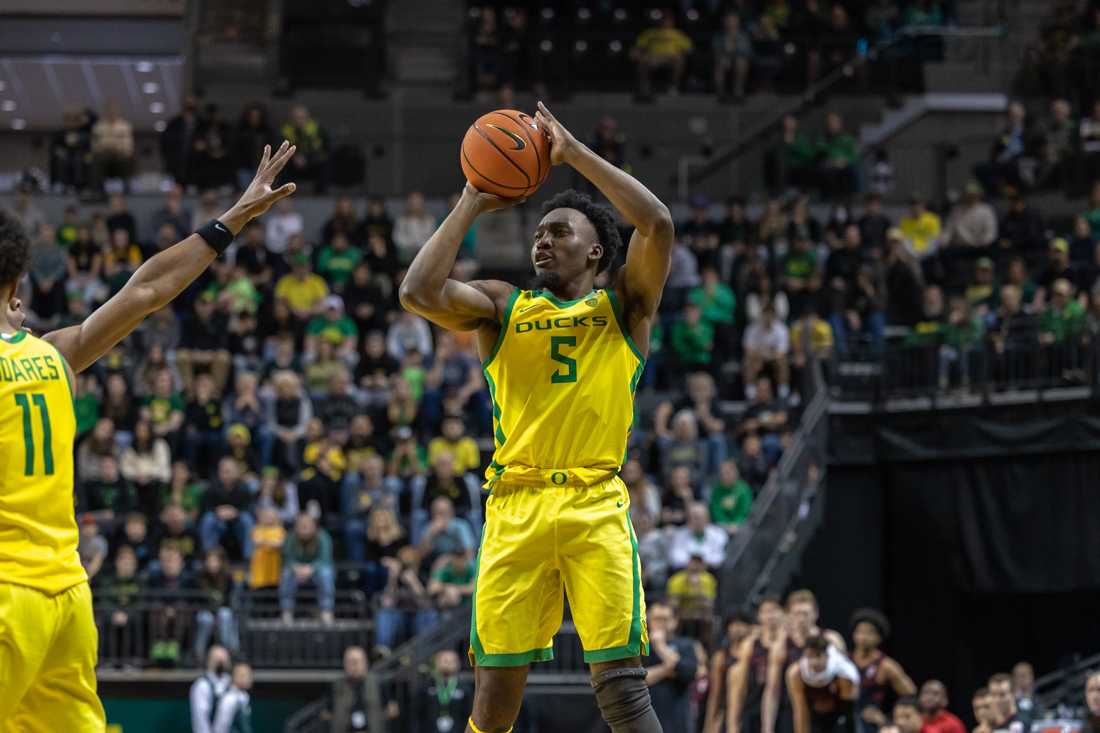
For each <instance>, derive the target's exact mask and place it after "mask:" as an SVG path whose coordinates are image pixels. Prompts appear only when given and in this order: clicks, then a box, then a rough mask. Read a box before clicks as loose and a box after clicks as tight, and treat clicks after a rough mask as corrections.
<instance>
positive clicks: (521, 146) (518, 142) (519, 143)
mask: <svg viewBox="0 0 1100 733" xmlns="http://www.w3.org/2000/svg"><path fill="white" fill-rule="evenodd" d="M485 126H486V127H491V128H493V129H494V130H498V131H500V132H503V133H504V134H505V135H507V136H508V137H510V138H512V142H514V143H515V144H516V147H514V148H512V150H523V149H524V148H525V147H527V143H525V142H523V138H521V137H520V136H519V135H517V134H516V133H514V132H512V131H511V130H505V129H504V128H503V127H497V126H496V125H494V124H493V123H492V122H486V123H485Z"/></svg>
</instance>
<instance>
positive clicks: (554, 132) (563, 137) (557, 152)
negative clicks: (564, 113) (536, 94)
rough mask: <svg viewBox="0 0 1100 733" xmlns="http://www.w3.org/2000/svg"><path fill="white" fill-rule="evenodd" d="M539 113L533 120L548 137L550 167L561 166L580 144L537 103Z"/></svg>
mask: <svg viewBox="0 0 1100 733" xmlns="http://www.w3.org/2000/svg"><path fill="white" fill-rule="evenodd" d="M538 108H539V111H538V112H536V113H535V119H536V120H538V121H539V124H541V125H542V129H544V130H546V134H547V135H548V136H549V137H550V163H551V164H552V165H561V164H562V163H565V162H566V161H567V159H568V156H569V155H570V154H571V153H572V152H574V151H575V150H576V149H577V148H579V147H580V143H579V142H577V138H575V137H573V133H571V132H569V130H567V129H565V125H563V124H562V123H560V122H558V118H556V117H554V115H552V114H551V113H550V109H549V108H548V107H547V106H546V105H545V104H543V103H542V102H539V104H538Z"/></svg>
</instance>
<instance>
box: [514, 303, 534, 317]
mask: <svg viewBox="0 0 1100 733" xmlns="http://www.w3.org/2000/svg"><path fill="white" fill-rule="evenodd" d="M534 307H535V306H533V305H529V306H527V307H526V308H520V309H519V310H518V311H517V312H516V315H519V314H520V313H526V312H527V311H529V310H531V309H532V308H534Z"/></svg>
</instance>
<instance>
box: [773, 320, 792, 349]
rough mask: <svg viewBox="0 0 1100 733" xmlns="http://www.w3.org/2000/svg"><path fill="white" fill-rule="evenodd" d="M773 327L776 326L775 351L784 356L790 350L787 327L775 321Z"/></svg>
mask: <svg viewBox="0 0 1100 733" xmlns="http://www.w3.org/2000/svg"><path fill="white" fill-rule="evenodd" d="M775 325H776V326H777V328H776V329H775V336H776V344H775V350H776V351H778V352H779V353H780V354H786V353H787V352H789V351H790V350H791V334H790V332H789V331H787V327H786V326H785V325H783V323H782V322H780V321H776V322H775Z"/></svg>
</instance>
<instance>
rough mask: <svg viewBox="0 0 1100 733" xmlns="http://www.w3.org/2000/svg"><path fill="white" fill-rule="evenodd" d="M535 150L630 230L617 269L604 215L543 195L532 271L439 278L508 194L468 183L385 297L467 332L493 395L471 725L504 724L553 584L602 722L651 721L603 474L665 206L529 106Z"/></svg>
mask: <svg viewBox="0 0 1100 733" xmlns="http://www.w3.org/2000/svg"><path fill="white" fill-rule="evenodd" d="M536 121H537V122H538V124H539V125H540V126H541V127H542V128H543V129H545V130H546V131H547V133H548V134H549V137H550V145H551V149H550V160H551V163H552V164H554V165H560V164H562V163H565V164H568V165H570V166H572V167H573V168H574V169H575V170H576V171H577V172H578V173H580V174H581V175H583V176H584V177H585V178H587V179H588V180H589V181H590V182H592V183H593V184H594V185H595V186H596V188H598V189H599V190H600V192H601V193H603V195H604V196H606V197H607V199H608V200H609V201H610V202H611V203H612V204H613V205H614V206H615V208H616V209H618V211H619V212H620V213H621V214H622V215H623V217H624V218H625V219H626V220H627V221H628V222H630V224H632V225H633V226H634V228H635V230H634V234H633V235H632V236H631V239H630V246H629V248H628V249H627V254H626V264H625V265H624V266H623V267H621V268H620V269H618V270H617V271H616V272H615V273H613V274H612V276H611V278H610V283H611V284H610V286H609V287H607V288H605V289H600V290H595V289H594V282H595V279H596V276H597V275H598V274H599V273H601V272H603V271H605V270H607V269H608V268H609V267H610V265H611V264H612V262H614V260H615V255H616V253H617V251H618V249H619V247H620V246H621V242H620V239H619V234H618V231H617V229H616V228H615V220H614V216H613V214H612V212H611V211H609V210H608V209H607V208H605V207H603V206H599V205H596V204H595V203H593V202H592V200H591V199H590V198H589V197H587V196H585V195H583V194H579V193H577V192H575V191H564V192H562V193H560V194H558V195H557V196H555V197H553V198H552V199H551V200H550V201H548V202H547V203H546V204H545V205H544V207H543V210H544V215H543V217H542V220H541V221H540V222H539V225H538V227H537V228H536V230H535V233H534V237H533V242H532V244H531V261H532V264H533V266H534V269H535V276H536V277H535V283H534V288H533V289H531V290H521V289H519V288H517V287H515V286H514V285H512V284H510V283H506V282H501V281H499V280H480V281H473V282H468V283H463V282H458V281H456V280H452V279H450V278H449V275H450V273H451V270H452V268H453V267H454V263H455V257H456V255H457V254H458V250H459V246H460V244H461V241H462V238H463V236H464V235H465V234H466V232H467V230H468V229H469V228H470V226H471V225H472V224H473V222H474V220H475V219H477V217H478V216H479V215H481V214H482V213H485V212H487V211H493V210H496V209H501V208H505V207H508V206H512V205H514V204H515V203H517V200H515V199H501V198H497V197H495V196H490V195H488V194H484V193H480V192H478V191H477V190H476V189H475V188H473V186H471V185H467V186H466V188H465V190H464V191H463V193H462V197H461V198H460V199H459V202H458V204H457V205H456V206H455V208H454V210H453V211H451V213H450V214H449V215H448V216H447V218H446V219H445V220H444V221H443V223H442V224H441V225H440V227H439V229H438V230H436V232H435V234H434V235H432V237H431V238H430V239H429V240H428V242H427V243H426V244H425V245H424V247H423V248H422V249H421V250H420V252H419V253H418V254H417V256H416V259H415V260H413V263H412V265H411V266H410V268H409V271H408V274H407V275H406V276H405V280H404V282H403V283H402V285H401V303H402V305H403V306H404V307H405V308H406V309H408V310H411V311H413V312H415V313H419V314H420V315H422V316H424V317H425V318H427V319H429V320H431V321H433V322H434V323H437V324H439V325H440V326H442V327H444V328H448V329H452V330H458V331H475V330H476V331H477V336H478V348H479V351H480V353H481V355H482V357H483V359H484V362H483V363H484V371H485V376H486V380H487V381H488V384H489V391H490V394H491V396H492V401H493V416H494V424H495V439H496V450H495V453H494V456H493V461H492V463H490V465H489V469H488V470H487V471H486V479H487V481H486V486H487V487H489V488H490V489H491V493H490V496H489V499H488V503H487V506H486V520H485V529H484V536H483V539H482V546H481V551H480V553H479V556H478V569H477V581H476V586H475V593H474V603H473V605H474V608H473V614H472V618H471V622H470V646H471V650H470V655H471V657H472V659H473V660H474V663H475V667H476V669H475V679H476V691H475V695H474V711H473V716H472V717H471V719H470V722H469V727H468V728H467V730H468V731H470V733H506V732H507V731H510V730H511V726H512V724H513V722H514V721H515V719H516V716H517V715H518V713H519V708H520V704H521V702H522V700H523V690H524V686H525V685H526V681H527V671H528V667H529V665H530V663H531V662H538V661H545V660H548V659H551V658H552V654H553V652H552V648H551V644H552V641H553V637H554V634H555V633H556V632H557V630H558V628H559V627H560V625H561V621H562V612H563V599H562V591H563V589H564V592H565V593H566V594H568V596H569V602H570V607H571V608H572V610H573V617H574V621H575V623H576V627H577V632H578V634H579V635H580V638H581V643H582V645H583V647H584V658H585V661H586V662H588V663H589V665H590V668H591V675H592V685H593V687H594V688H595V690H596V700H597V702H598V704H599V706H600V710H601V712H602V714H603V717H604V720H606V721H607V723H608V725H609V726H610V727H611V730H612V731H613V732H614V733H653V732H654V731H660V730H661V726H660V723H658V721H657V717H656V715H655V714H654V712H653V709H652V706H651V704H650V699H649V691H648V688H647V687H646V684H645V677H646V671H645V669H643V668H642V666H641V659H640V657H641V655H643V654H646V653H647V652H648V649H647V647H648V638H647V634H646V628H645V600H644V598H643V597H642V587H641V582H640V568H639V561H638V551H637V547H636V541H635V538H634V535H633V532H632V530H631V526H630V519H629V517H628V515H627V510H628V508H629V504H630V498H629V495H628V492H627V489H626V486H625V485H624V484H623V482H622V480H620V479H619V476H618V472H619V468H620V467H621V465H622V462H623V459H624V457H625V453H626V444H627V437H628V435H629V433H630V428H631V424H632V422H633V398H634V389H635V387H636V386H637V384H638V379H639V378H640V377H641V373H642V368H643V367H644V364H645V354H646V353H647V351H648V349H649V334H650V329H651V326H652V324H653V321H654V319H655V318H656V314H657V305H658V303H659V302H660V299H661V292H662V290H663V289H664V285H665V280H666V278H667V276H668V270H669V263H670V252H671V249H672V242H673V229H672V219H671V217H670V215H669V211H668V208H667V207H666V206H665V205H664V204H663V203H661V202H660V201H659V200H658V199H657V197H656V196H654V195H653V194H652V193H651V192H650V191H649V190H648V189H646V187H645V186H643V185H642V184H641V183H639V182H638V181H637V180H635V179H634V178H633V177H631V176H630V175H628V174H627V173H625V172H624V171H622V170H620V169H619V168H616V167H615V166H613V165H611V164H610V163H608V162H607V161H605V160H603V159H602V158H600V157H599V156H597V155H596V154H594V153H593V152H592V151H591V150H589V149H588V148H587V147H586V146H584V145H583V144H581V143H580V142H578V141H577V140H576V138H574V137H573V135H572V134H570V132H569V131H568V130H567V129H565V127H564V126H562V124H561V123H560V122H558V121H557V120H556V119H555V118H554V116H553V115H552V114H550V111H549V110H548V109H547V108H546V107H545V106H544V105H543V104H542V103H540V104H539V112H538V114H537V115H536Z"/></svg>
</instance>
